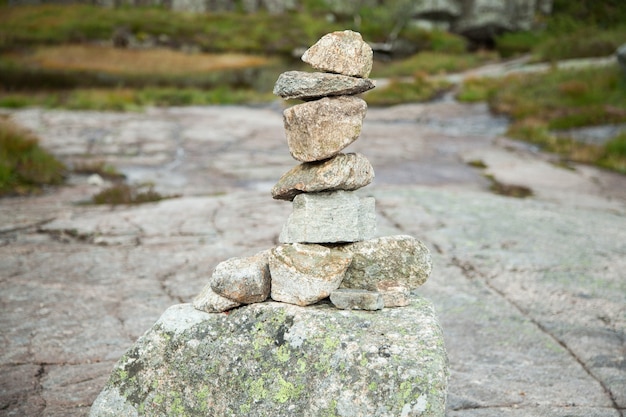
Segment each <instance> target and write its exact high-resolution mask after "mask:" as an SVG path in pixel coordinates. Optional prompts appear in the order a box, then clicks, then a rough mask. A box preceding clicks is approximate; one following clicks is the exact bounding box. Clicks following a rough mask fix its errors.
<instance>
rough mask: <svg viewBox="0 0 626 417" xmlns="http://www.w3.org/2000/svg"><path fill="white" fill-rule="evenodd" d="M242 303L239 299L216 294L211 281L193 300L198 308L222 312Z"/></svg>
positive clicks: (211, 311) (208, 311)
mask: <svg viewBox="0 0 626 417" xmlns="http://www.w3.org/2000/svg"><path fill="white" fill-rule="evenodd" d="M240 305H241V303H238V302H237V301H233V300H231V299H229V298H226V297H222V296H221V295H219V294H216V293H215V291H213V288H211V283H208V284H207V285H205V286H204V288H203V289H202V291H200V294H198V295H197V296H196V298H194V300H193V306H194V307H195V308H196V309H198V310H200V311H205V312H207V313H221V312H222V311H227V310H230V309H231V308H235V307H239V306H240Z"/></svg>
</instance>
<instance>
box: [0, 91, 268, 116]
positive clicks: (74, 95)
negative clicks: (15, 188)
mask: <svg viewBox="0 0 626 417" xmlns="http://www.w3.org/2000/svg"><path fill="white" fill-rule="evenodd" d="M275 99H276V97H275V96H273V95H272V94H271V93H269V92H268V93H260V92H258V91H256V90H250V89H231V88H229V87H227V86H225V87H218V88H213V89H209V90H199V89H195V88H171V87H163V88H160V87H148V88H143V89H132V88H114V89H97V88H80V89H75V90H52V91H45V92H33V93H25V92H17V93H8V92H5V93H2V92H0V107H9V108H25V107H45V108H64V109H70V110H97V111H140V110H142V109H143V108H145V107H151V106H157V107H167V106H203V105H216V104H250V103H266V102H271V101H273V100H275Z"/></svg>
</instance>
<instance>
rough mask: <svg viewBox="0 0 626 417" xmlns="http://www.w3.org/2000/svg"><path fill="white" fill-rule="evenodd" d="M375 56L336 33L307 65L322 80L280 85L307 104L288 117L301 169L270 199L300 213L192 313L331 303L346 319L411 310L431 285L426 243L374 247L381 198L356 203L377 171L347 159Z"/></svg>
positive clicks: (384, 240)
mask: <svg viewBox="0 0 626 417" xmlns="http://www.w3.org/2000/svg"><path fill="white" fill-rule="evenodd" d="M372 56H373V54H372V49H371V48H370V46H369V45H368V44H367V43H365V42H364V41H363V39H362V37H361V35H360V34H359V33H357V32H352V31H348V30H346V31H343V32H333V33H330V34H327V35H325V36H323V37H322V38H321V39H320V40H319V41H318V42H317V43H316V44H315V45H313V46H312V47H311V48H309V49H308V50H307V51H306V52H305V53H304V55H303V56H302V60H303V61H304V62H306V63H308V64H309V65H311V66H312V67H313V68H314V69H316V70H319V71H322V72H301V71H288V72H285V73H283V74H281V75H280V76H279V78H278V80H277V82H276V85H275V87H274V94H276V95H278V96H280V97H282V98H284V99H298V100H302V101H304V102H303V103H302V104H298V105H294V106H292V107H290V108H288V109H286V110H285V111H284V113H283V115H284V125H285V133H286V137H287V144H288V147H289V151H290V153H291V155H292V157H293V158H294V159H296V160H297V161H299V162H301V164H300V165H297V166H296V167H294V168H292V169H291V170H290V171H288V172H287V173H285V174H284V175H283V176H282V177H281V178H280V179H279V181H278V183H277V184H276V185H275V186H274V187H273V189H272V196H273V198H275V199H280V200H286V201H293V211H292V213H291V215H290V216H289V218H288V220H287V223H286V224H285V225H284V227H283V230H282V233H281V234H280V237H279V241H280V243H281V244H280V245H279V246H277V247H274V248H272V249H269V250H265V251H263V252H260V253H258V254H256V255H255V256H252V257H244V258H231V259H228V260H226V261H224V262H221V263H220V264H218V265H217V267H216V268H215V270H214V272H213V275H212V276H211V279H210V282H209V283H208V284H207V285H206V286H205V288H204V289H203V290H202V291H201V293H200V294H199V295H198V296H197V297H196V298H195V299H194V301H193V305H194V307H195V308H197V309H199V310H202V311H206V312H222V311H226V310H229V309H232V308H235V307H238V306H240V305H242V304H250V303H258V302H263V301H265V300H267V299H268V298H269V297H271V298H272V299H273V300H274V301H280V302H285V303H291V304H297V305H299V306H306V305H310V304H314V303H317V302H319V301H321V300H323V299H325V298H328V297H330V301H331V302H332V303H333V305H335V306H336V307H337V308H340V309H361V310H380V309H382V308H383V307H401V306H406V305H408V304H409V292H410V291H411V290H412V289H415V288H417V287H418V286H420V285H422V284H423V283H424V282H425V281H426V280H427V279H428V276H429V275H430V271H431V268H432V262H431V258H430V253H429V251H428V249H427V248H426V246H424V244H423V243H422V242H420V241H419V240H417V239H415V238H413V237H411V236H406V235H399V236H386V237H378V238H374V235H375V233H376V213H375V207H374V203H375V202H374V198H373V197H359V196H358V195H357V194H356V193H355V190H357V189H359V188H361V187H364V186H366V185H368V184H370V183H371V181H372V179H373V178H374V170H373V168H372V165H371V164H370V162H369V161H368V160H367V159H366V158H365V157H364V156H363V155H361V154H358V153H346V154H344V153H341V151H342V150H343V149H344V148H346V147H347V146H348V145H350V144H351V143H352V142H354V141H355V140H357V139H358V137H359V135H360V133H361V127H362V124H363V119H364V118H365V113H366V110H367V104H366V103H365V101H364V100H363V99H362V98H360V97H359V96H358V94H360V93H363V92H365V91H367V90H370V89H372V88H374V83H373V82H372V80H370V79H368V78H367V77H368V75H369V73H370V71H371V68H372Z"/></svg>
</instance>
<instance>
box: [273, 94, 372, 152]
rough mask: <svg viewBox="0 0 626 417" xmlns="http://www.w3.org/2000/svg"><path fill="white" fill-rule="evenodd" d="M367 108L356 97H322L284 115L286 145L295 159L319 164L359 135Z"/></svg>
mask: <svg viewBox="0 0 626 417" xmlns="http://www.w3.org/2000/svg"><path fill="white" fill-rule="evenodd" d="M366 111H367V104H366V103H365V101H364V100H363V99H361V98H359V97H355V96H341V97H324V98H322V99H320V100H315V101H309V102H307V103H303V104H298V105H296V106H292V107H290V108H288V109H286V110H285V111H284V112H283V116H284V117H283V120H284V125H285V134H286V136H287V145H288V146H289V151H290V152H291V156H293V158H294V159H296V160H298V161H301V162H312V161H320V160H323V159H327V158H330V157H331V156H334V155H336V154H338V153H339V152H341V150H342V149H344V148H345V147H346V146H348V145H350V144H351V143H352V142H354V141H355V140H357V138H358V137H359V135H360V134H361V128H362V126H363V119H364V118H365V113H366Z"/></svg>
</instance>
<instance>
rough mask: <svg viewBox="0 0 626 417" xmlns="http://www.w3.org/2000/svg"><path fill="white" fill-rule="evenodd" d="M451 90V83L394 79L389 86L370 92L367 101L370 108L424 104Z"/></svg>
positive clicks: (423, 78)
mask: <svg viewBox="0 0 626 417" xmlns="http://www.w3.org/2000/svg"><path fill="white" fill-rule="evenodd" d="M450 88H452V85H451V84H450V83H447V82H445V81H439V80H433V79H429V78H428V77H426V76H423V75H418V76H416V77H414V78H413V80H411V81H404V80H400V79H392V80H390V81H389V84H388V85H386V86H384V87H379V88H376V89H374V90H370V91H368V92H367V93H366V94H365V100H366V101H367V103H368V105H370V106H393V105H396V104H402V103H415V102H424V101H429V100H432V99H434V98H435V97H437V96H439V95H441V94H442V93H444V92H445V91H447V90H449V89H450Z"/></svg>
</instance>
